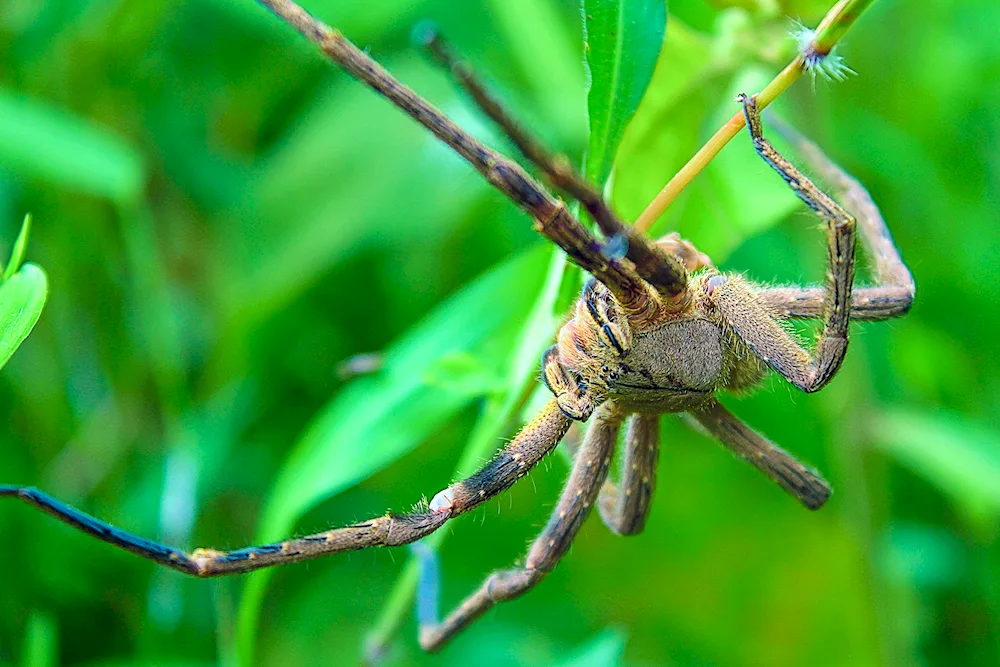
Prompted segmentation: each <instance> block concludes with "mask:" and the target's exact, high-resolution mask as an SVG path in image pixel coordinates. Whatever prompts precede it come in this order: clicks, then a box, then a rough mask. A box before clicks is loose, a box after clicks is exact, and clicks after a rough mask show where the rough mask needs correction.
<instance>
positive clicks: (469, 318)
mask: <svg viewBox="0 0 1000 667" xmlns="http://www.w3.org/2000/svg"><path fill="white" fill-rule="evenodd" d="M546 250H548V248H547V247H545V246H539V247H535V248H533V249H532V250H531V251H529V252H527V253H523V254H521V255H519V256H517V257H516V258H514V259H513V260H510V261H507V262H504V263H503V264H501V265H499V266H497V267H495V268H494V269H493V270H491V271H490V272H489V273H487V274H486V275H484V276H482V277H481V278H479V279H477V280H476V281H475V282H473V283H472V284H471V285H469V286H468V287H466V288H464V289H463V290H462V291H460V292H459V293H457V294H455V295H454V296H452V297H451V298H450V299H448V300H447V301H446V302H445V303H443V304H442V305H441V306H439V307H438V308H437V309H436V310H435V311H434V312H433V313H432V314H431V315H430V316H429V317H428V318H427V319H425V320H424V321H423V322H421V323H420V324H418V325H417V326H416V327H414V328H413V329H412V330H410V332H409V333H408V334H406V335H405V336H404V337H403V338H401V339H400V340H399V341H397V342H396V343H395V344H394V345H392V346H391V347H390V348H389V349H387V350H386V352H385V363H384V366H383V368H382V370H381V371H380V372H379V373H378V374H375V375H372V376H366V377H361V378H358V379H356V380H355V381H353V382H351V383H350V384H349V385H348V386H347V387H346V388H345V389H344V391H342V392H340V393H339V394H338V395H337V396H336V397H335V398H334V399H333V400H331V401H330V402H329V403H328V404H327V406H326V407H325V408H324V409H323V411H322V412H321V413H320V414H319V416H318V417H317V418H316V419H315V420H314V421H313V423H312V425H311V426H310V427H309V428H308V429H307V430H306V432H305V434H304V435H303V437H302V438H301V439H300V440H299V442H298V443H297V444H296V446H295V448H294V449H293V451H292V454H291V456H290V457H289V459H288V461H287V463H286V464H285V466H284V467H283V469H282V470H281V473H280V475H279V477H278V481H277V483H276V485H275V489H274V492H273V493H272V495H271V498H270V499H269V501H268V503H267V506H266V509H265V512H264V517H263V519H262V521H261V527H260V530H259V534H258V539H259V540H261V541H262V542H269V541H273V540H276V539H280V538H283V537H286V536H287V535H288V534H290V533H291V531H292V529H293V528H294V526H295V523H296V521H297V520H298V519H299V518H300V517H301V516H302V515H303V514H304V513H305V512H307V511H308V510H310V509H311V508H313V507H314V506H315V505H316V504H317V503H319V502H321V501H322V500H325V499H327V498H330V497H331V496H333V495H335V494H337V493H339V492H341V491H343V490H345V489H347V488H350V487H351V486H353V485H354V484H357V483H358V482H360V481H361V480H363V479H365V478H366V477H368V476H370V475H372V474H373V473H375V472H377V471H378V470H379V469H381V468H383V467H384V466H386V465H388V464H390V463H392V462H393V461H395V460H396V459H398V458H399V457H401V456H403V455H404V454H406V453H407V452H409V451H411V450H412V449H413V448H414V447H416V446H417V445H419V444H420V443H421V442H423V441H424V440H426V439H427V438H428V437H430V436H431V435H432V434H433V433H434V432H435V431H436V430H437V429H438V428H440V427H441V426H442V425H443V424H444V423H445V422H446V421H447V420H448V419H450V418H451V417H452V416H454V415H455V414H456V413H457V412H458V411H459V410H461V409H462V408H464V407H465V406H467V405H468V404H469V403H470V402H471V401H473V400H474V399H476V398H478V397H481V396H482V395H483V394H484V392H485V391H486V390H485V389H484V388H483V386H482V383H476V382H471V381H462V380H461V379H459V378H457V377H455V375H456V374H457V373H460V372H461V369H462V368H463V367H462V365H460V364H454V363H448V362H446V363H444V364H442V363H441V360H442V359H445V360H447V359H449V358H450V359H455V358H460V357H461V356H463V353H468V354H470V355H472V356H474V357H475V358H476V359H478V360H479V361H480V362H481V363H479V364H476V365H474V366H472V367H471V368H470V367H469V366H468V365H466V367H465V368H466V372H469V373H472V374H473V375H475V376H476V377H479V378H481V377H483V374H484V372H485V373H487V374H488V375H489V376H492V377H496V376H499V375H500V374H501V371H502V370H503V369H504V367H505V366H506V364H507V361H508V359H509V357H510V352H511V349H512V348H513V346H514V345H515V344H517V343H518V338H517V332H518V331H520V330H521V328H522V326H523V323H524V321H525V319H526V317H527V314H526V313H525V308H524V294H525V293H529V294H530V293H531V292H532V291H534V289H535V286H536V285H538V284H540V283H542V282H543V280H544V273H545V267H546V260H547V258H548V257H549V254H550V253H549V252H545V251H546ZM442 367H446V368H449V369H450V371H451V374H452V377H451V378H450V380H449V381H448V382H446V383H441V382H438V381H434V382H428V381H427V380H428V378H436V376H438V375H439V374H440V372H441V369H442ZM269 579H270V576H269V572H267V571H265V572H260V573H257V574H255V575H253V576H252V577H251V578H250V579H249V581H248V583H247V586H246V588H245V589H244V594H243V597H242V599H241V601H240V611H239V621H238V627H237V642H238V648H239V653H240V656H241V658H242V660H243V661H249V659H250V656H251V654H252V651H253V639H254V637H255V636H256V632H257V629H256V626H257V619H258V618H259V614H260V609H261V604H262V603H263V597H264V592H265V590H266V586H267V582H268V581H269Z"/></svg>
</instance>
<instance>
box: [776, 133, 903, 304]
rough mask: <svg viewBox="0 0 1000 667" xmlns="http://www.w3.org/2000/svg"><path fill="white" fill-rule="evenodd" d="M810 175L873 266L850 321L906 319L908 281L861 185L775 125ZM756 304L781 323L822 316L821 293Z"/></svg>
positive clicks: (802, 290) (796, 293)
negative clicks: (836, 202)
mask: <svg viewBox="0 0 1000 667" xmlns="http://www.w3.org/2000/svg"><path fill="white" fill-rule="evenodd" d="M774 124H775V125H776V129H777V130H778V132H779V133H780V134H781V135H782V136H783V137H785V138H786V139H787V140H789V141H790V142H791V143H792V144H793V145H794V147H795V151H796V153H798V154H799V155H801V156H802V157H803V158H804V159H805V160H806V162H807V163H808V164H809V166H810V167H811V168H812V170H813V171H815V172H816V173H818V174H819V175H820V177H821V178H822V179H823V180H824V181H826V182H827V183H829V184H830V185H832V186H833V187H834V188H835V189H836V190H837V193H838V196H839V198H840V200H841V201H842V202H844V206H845V208H847V210H849V211H851V212H852V213H853V214H854V215H856V216H857V219H858V224H859V226H860V228H861V238H862V239H864V243H865V246H866V248H867V250H868V253H869V255H870V256H871V257H872V258H873V260H874V263H875V266H874V267H873V268H874V271H873V273H874V278H875V282H876V285H875V286H872V287H858V288H855V289H854V295H853V297H852V303H851V319H854V320H869V321H870V320H886V319H889V318H892V317H899V316H900V315H905V314H906V313H907V312H909V310H910V306H911V305H912V304H913V297H914V292H915V286H914V283H913V276H912V275H911V274H910V271H909V269H907V268H906V265H905V264H904V263H903V258H902V256H901V255H900V253H899V249H898V248H897V247H896V244H895V243H893V240H892V234H890V233H889V228H888V226H887V225H886V224H885V219H884V218H883V217H882V214H881V213H880V212H879V210H878V207H877V206H876V205H875V202H874V201H873V200H872V197H871V195H870V194H868V190H866V189H865V187H864V186H863V185H861V183H859V182H858V181H857V180H856V179H854V178H853V177H851V176H850V175H849V174H847V173H846V172H845V171H844V170H843V169H841V168H840V167H839V166H837V165H836V164H835V163H834V162H833V161H832V160H831V159H830V158H829V157H827V156H826V155H825V154H824V153H823V151H821V150H820V149H819V147H818V146H817V145H816V144H814V143H813V142H811V141H809V140H808V139H806V138H805V137H803V136H802V135H801V134H799V133H798V132H796V131H795V130H794V129H792V128H791V127H790V126H788V125H786V124H785V123H781V122H778V123H774ZM760 296H761V299H762V300H763V301H764V302H765V303H766V304H768V306H770V307H772V308H774V309H775V311H776V312H778V313H779V314H780V315H781V316H782V317H784V318H816V317H822V314H823V296H824V295H823V290H822V289H821V288H816V287H777V288H772V289H767V290H764V291H763V292H761V295H760Z"/></svg>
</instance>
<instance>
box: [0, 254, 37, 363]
mask: <svg viewBox="0 0 1000 667" xmlns="http://www.w3.org/2000/svg"><path fill="white" fill-rule="evenodd" d="M48 293H49V287H48V279H47V278H46V277H45V272H44V271H42V268H41V267H40V266H38V265H36V264H31V263H28V264H25V265H24V266H22V267H21V269H20V271H18V272H17V273H15V274H14V275H13V276H11V277H10V278H9V279H8V280H5V281H4V282H3V283H0V368H3V367H4V365H5V364H6V363H7V360H9V359H10V357H11V355H13V354H14V351H15V350H16V349H17V348H18V346H20V345H21V343H22V342H24V339H25V338H27V337H28V334H29V333H31V330H32V328H34V326H35V322H37V321H38V318H39V317H40V316H41V314H42V308H43V307H44V306H45V299H46V298H47V297H48Z"/></svg>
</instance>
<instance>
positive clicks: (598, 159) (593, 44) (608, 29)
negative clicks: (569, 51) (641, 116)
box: [583, 0, 667, 183]
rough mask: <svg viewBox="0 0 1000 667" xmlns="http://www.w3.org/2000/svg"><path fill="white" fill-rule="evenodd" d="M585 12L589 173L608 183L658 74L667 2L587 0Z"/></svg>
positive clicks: (594, 178) (584, 3) (600, 181)
mask: <svg viewBox="0 0 1000 667" xmlns="http://www.w3.org/2000/svg"><path fill="white" fill-rule="evenodd" d="M583 15H584V55H585V57H586V59H585V62H586V66H587V73H588V80H589V85H588V90H587V116H588V118H589V120H590V144H589V147H588V150H587V164H586V175H587V177H588V178H590V179H592V180H594V181H596V182H597V183H604V181H606V180H607V178H608V174H609V173H610V172H611V165H612V163H613V162H614V158H615V152H616V150H617V149H618V143H619V142H620V141H621V138H622V134H623V133H624V132H625V126H626V125H627V124H628V121H629V119H631V118H632V114H633V113H635V110H636V108H637V107H638V106H639V101H640V100H642V96H643V94H644V93H645V92H646V87H647V86H648V85H649V81H650V79H652V77H653V68H654V67H655V66H656V61H657V58H658V57H659V54H660V48H661V47H662V46H663V35H664V32H665V31H666V25H667V6H666V3H665V2H664V0H583Z"/></svg>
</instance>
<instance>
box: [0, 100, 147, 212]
mask: <svg viewBox="0 0 1000 667" xmlns="http://www.w3.org/2000/svg"><path fill="white" fill-rule="evenodd" d="M0 118H3V122H2V123H0V164H4V166H5V167H7V168H8V169H12V170H13V171H14V172H16V173H20V174H23V175H25V176H29V177H33V178H40V179H44V180H46V181H49V182H51V183H54V184H57V185H61V186H65V187H68V188H74V189H78V190H83V191H84V192H87V193H90V194H92V195H96V196H98V197H105V198H108V199H112V200H115V201H126V200H130V199H134V198H136V197H138V196H139V194H140V193H141V192H142V188H143V183H144V181H145V173H144V168H143V163H142V159H141V156H140V155H139V154H138V152H137V151H136V150H135V149H134V148H132V146H130V145H129V144H127V143H126V142H125V141H123V140H122V139H121V138H119V137H117V136H115V135H114V134H112V133H111V132H110V131H108V130H107V129H105V128H103V127H101V126H99V125H96V124H94V123H92V122H90V121H89V120H84V119H81V118H78V117H77V116H74V115H72V114H69V113H67V112H65V111H63V110H62V109H57V108H55V107H51V106H49V105H47V104H44V103H42V102H39V101H36V100H30V99H28V98H25V97H23V96H21V95H17V94H14V93H11V92H9V91H6V90H3V89H0Z"/></svg>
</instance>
